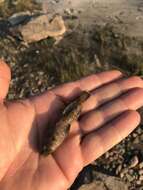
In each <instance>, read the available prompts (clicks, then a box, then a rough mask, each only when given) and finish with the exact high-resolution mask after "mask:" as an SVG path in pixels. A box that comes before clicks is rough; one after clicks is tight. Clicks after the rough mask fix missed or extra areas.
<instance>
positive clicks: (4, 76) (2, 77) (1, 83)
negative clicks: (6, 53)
mask: <svg viewBox="0 0 143 190" xmlns="http://www.w3.org/2000/svg"><path fill="white" fill-rule="evenodd" d="M10 80H11V72H10V68H9V67H8V65H7V64H6V63H5V62H4V61H3V60H0V102H2V101H3V99H4V98H5V97H6V95H7V93H8V89H9V84H10Z"/></svg>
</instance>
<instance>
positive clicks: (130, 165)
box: [129, 155, 139, 168]
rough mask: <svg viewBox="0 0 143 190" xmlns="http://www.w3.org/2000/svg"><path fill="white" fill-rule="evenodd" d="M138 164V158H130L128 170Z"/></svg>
mask: <svg viewBox="0 0 143 190" xmlns="http://www.w3.org/2000/svg"><path fill="white" fill-rule="evenodd" d="M138 163H139V159H138V157H137V156H136V155H135V156H133V157H132V158H131V160H130V161H129V168H134V167H135V166H137V165H138Z"/></svg>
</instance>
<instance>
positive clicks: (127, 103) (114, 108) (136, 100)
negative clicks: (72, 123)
mask: <svg viewBox="0 0 143 190" xmlns="http://www.w3.org/2000/svg"><path fill="white" fill-rule="evenodd" d="M142 97H143V89H142V88H136V89H132V90H130V91H128V92H127V93H125V94H124V95H122V96H120V97H119V98H117V99H115V100H113V101H111V102H109V103H106V104H104V105H103V106H101V107H99V108H98V109H97V110H92V111H90V112H88V113H87V114H85V116H83V118H81V121H80V127H81V129H82V130H83V132H84V133H87V132H89V131H92V130H95V129H97V128H99V127H100V126H102V125H104V124H105V123H107V122H108V121H110V120H112V119H113V118H115V117H116V116H118V115H119V114H121V113H123V112H124V111H126V110H137V109H139V108H140V107H142V106H143V98H142Z"/></svg>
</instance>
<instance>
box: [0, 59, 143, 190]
mask: <svg viewBox="0 0 143 190" xmlns="http://www.w3.org/2000/svg"><path fill="white" fill-rule="evenodd" d="M9 82H10V71H9V68H8V67H7V65H6V64H5V63H4V62H2V61H1V63H0V102H1V103H0V189H2V190H9V189H10V190H18V189H20V190H47V189H48V190H66V189H67V188H69V187H70V186H71V184H72V183H73V182H74V180H75V178H76V176H77V175H78V173H79V172H80V171H81V170H82V168H83V167H84V166H86V165H87V164H89V163H90V162H92V161H93V160H95V159H97V158H98V157H99V156H101V155H102V154H103V153H105V152H106V151H107V150H109V149H110V148H111V147H113V146H114V145H115V144H117V143H119V142H120V141H121V140H122V139H123V138H125V137H126V136H127V135H128V134H129V133H130V132H132V131H133V130H134V128H135V127H136V126H137V125H138V124H139V122H140V116H139V114H138V112H136V111H135V110H136V109H138V108H140V107H141V106H142V105H143V98H142V97H143V89H142V88H143V81H142V80H141V79H140V78H139V77H131V78H128V79H125V78H123V76H122V74H121V73H120V72H119V71H108V72H103V73H99V74H97V75H92V76H88V77H86V78H83V79H81V80H79V81H76V82H72V83H68V84H64V85H62V86H59V87H57V88H54V89H52V90H49V91H47V92H45V93H44V94H41V95H39V96H35V97H31V98H30V99H26V100H19V101H13V102H4V98H5V96H6V95H7V91H8V87H9ZM84 90H87V91H90V92H91V97H90V98H89V99H88V100H87V101H86V102H85V103H84V105H83V109H82V117H81V118H80V121H79V122H77V121H75V122H73V123H72V126H71V129H70V133H69V136H68V137H67V138H66V139H65V141H64V143H63V144H62V145H60V147H59V148H58V149H57V150H56V151H55V152H54V153H53V154H52V155H49V156H47V157H44V156H41V155H39V153H38V151H37V150H38V148H39V147H40V145H41V142H42V139H43V138H44V131H45V127H48V125H47V123H49V121H50V123H53V126H54V123H55V122H56V121H57V120H58V116H59V113H60V111H61V109H62V108H63V106H64V103H68V102H70V101H71V100H73V99H74V98H76V97H77V96H78V95H79V94H80V93H81V92H82V91H84ZM83 136H84V138H82V141H81V137H83Z"/></svg>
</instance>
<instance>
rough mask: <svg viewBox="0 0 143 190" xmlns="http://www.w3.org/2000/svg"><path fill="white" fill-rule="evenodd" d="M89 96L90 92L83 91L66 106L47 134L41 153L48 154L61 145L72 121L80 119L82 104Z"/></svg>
mask: <svg viewBox="0 0 143 190" xmlns="http://www.w3.org/2000/svg"><path fill="white" fill-rule="evenodd" d="M89 96H90V94H89V92H87V91H83V92H82V93H81V95H80V96H79V97H78V98H76V99H75V100H74V101H73V102H71V103H70V104H68V105H67V106H66V107H65V108H64V110H63V112H62V117H61V119H60V120H59V121H58V122H57V123H56V125H55V127H54V130H53V132H52V133H51V132H50V133H49V135H47V136H48V137H47V139H46V143H44V145H43V146H42V151H41V154H43V155H45V156H47V155H49V154H51V153H53V152H54V151H55V150H56V149H57V148H58V147H59V146H60V144H61V143H62V142H63V141H64V139H65V138H66V137H67V136H68V134H69V131H70V126H71V123H72V122H73V121H74V120H78V118H79V116H80V114H81V110H82V104H83V103H84V102H85V101H86V100H87V99H88V98H89Z"/></svg>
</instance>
